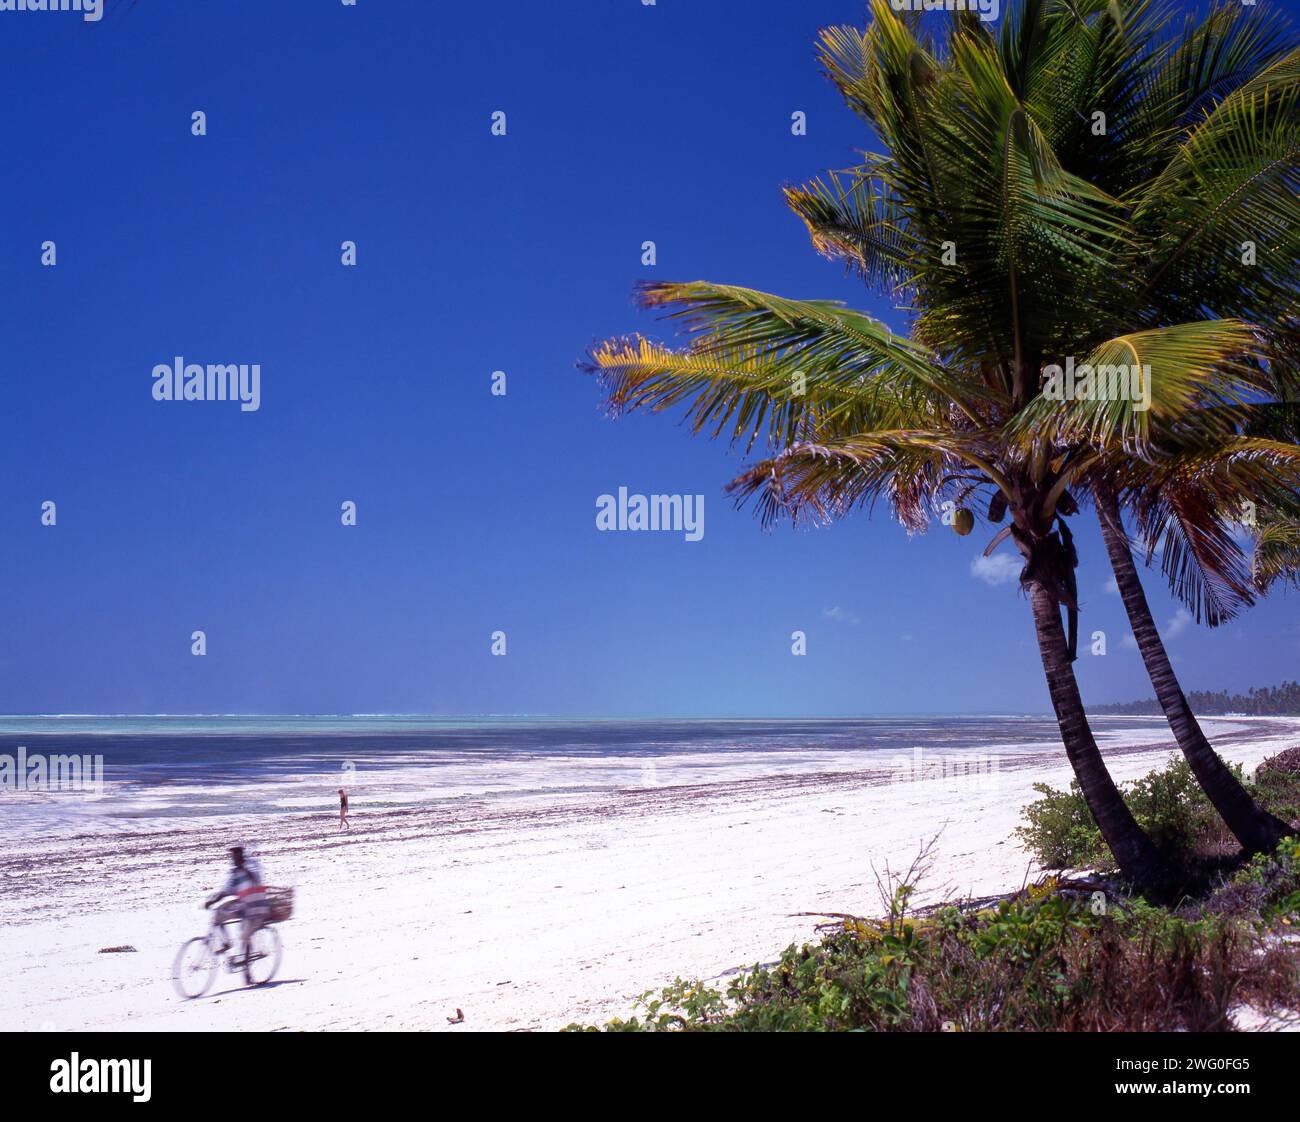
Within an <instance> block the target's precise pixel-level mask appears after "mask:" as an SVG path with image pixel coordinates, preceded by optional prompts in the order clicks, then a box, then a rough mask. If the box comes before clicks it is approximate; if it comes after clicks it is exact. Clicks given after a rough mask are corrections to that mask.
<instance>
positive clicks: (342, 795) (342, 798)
mask: <svg viewBox="0 0 1300 1122" xmlns="http://www.w3.org/2000/svg"><path fill="white" fill-rule="evenodd" d="M345 827H346V828H347V831H348V833H349V834H350V833H352V823H351V822H349V821H348V793H347V792H346V791H345V790H343V788H342V787H340V788H339V829H340V830H342V829H344V828H345Z"/></svg>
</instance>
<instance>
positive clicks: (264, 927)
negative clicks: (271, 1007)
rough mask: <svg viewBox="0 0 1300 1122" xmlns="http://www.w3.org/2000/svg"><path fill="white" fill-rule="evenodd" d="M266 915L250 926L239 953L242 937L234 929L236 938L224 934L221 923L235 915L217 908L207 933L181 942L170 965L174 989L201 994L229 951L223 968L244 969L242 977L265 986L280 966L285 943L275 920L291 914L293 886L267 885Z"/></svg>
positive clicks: (224, 924) (192, 995)
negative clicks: (245, 948) (226, 914)
mask: <svg viewBox="0 0 1300 1122" xmlns="http://www.w3.org/2000/svg"><path fill="white" fill-rule="evenodd" d="M266 896H267V912H266V918H265V919H264V920H262V922H261V923H260V924H259V925H258V926H257V927H256V928H254V929H253V932H252V934H251V935H250V936H249V939H248V954H247V956H245V955H244V954H241V953H238V950H237V948H239V946H240V944H241V943H242V940H240V939H239V938H238V937H237V936H238V934H239V933H238V931H237V930H236V931H235V932H233V933H232V934H234V935H235V936H236V938H233V939H231V938H227V937H226V934H225V933H224V932H223V931H222V928H223V927H228V926H230V925H231V924H235V925H238V924H239V923H240V922H241V921H240V919H239V918H238V917H232V918H230V919H225V920H220V919H218V918H217V917H218V915H219V914H220V913H219V911H218V910H214V911H213V913H212V921H211V923H210V924H209V925H208V930H207V933H206V934H203V935H197V936H195V937H194V938H193V939H189V940H187V941H186V942H184V943H182V944H181V949H180V950H179V951H178V952H177V953H176V961H175V963H174V964H173V966H172V982H173V984H174V985H175V986H176V992H177V993H179V994H180V995H181V997H184V998H196V997H202V996H203V995H204V994H205V993H207V992H208V989H209V988H210V987H211V986H212V982H213V979H214V978H216V976H217V972H218V970H219V969H220V965H221V956H222V955H224V954H226V953H227V952H231V953H230V956H229V958H227V959H226V969H227V970H229V971H230V973H232V974H234V973H236V972H238V971H240V970H242V971H243V972H244V981H245V982H246V983H247V984H248V985H250V986H264V985H266V983H267V982H269V981H271V979H272V978H274V977H275V974H276V971H277V970H279V969H280V958H281V956H282V955H283V952H284V947H283V944H282V943H281V940H280V933H279V932H278V931H277V930H276V929H275V924H277V923H283V922H284V921H285V920H286V919H288V918H289V917H290V916H292V915H293V889H292V888H267V890H266Z"/></svg>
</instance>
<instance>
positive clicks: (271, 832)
mask: <svg viewBox="0 0 1300 1122" xmlns="http://www.w3.org/2000/svg"><path fill="white" fill-rule="evenodd" d="M1206 728H1207V731H1209V732H1210V733H1211V735H1212V736H1213V737H1214V739H1215V741H1216V744H1217V746H1218V747H1219V748H1220V750H1221V751H1222V753H1223V754H1224V756H1225V757H1227V758H1228V759H1229V760H1232V761H1234V762H1239V763H1242V764H1244V765H1246V766H1247V767H1248V768H1250V767H1253V766H1254V765H1256V764H1257V763H1258V762H1259V761H1260V760H1262V759H1264V758H1265V757H1267V756H1269V755H1271V754H1273V753H1274V752H1277V751H1279V750H1281V749H1283V748H1287V747H1291V746H1292V745H1295V744H1297V743H1300V720H1295V719H1283V718H1264V719H1258V720H1255V719H1250V718H1242V719H1236V718H1234V719H1218V720H1214V721H1207V722H1206ZM1166 733H1167V730H1164V725H1163V722H1156V721H1153V722H1152V736H1153V737H1154V738H1161V740H1160V742H1159V743H1154V744H1153V743H1146V744H1141V745H1139V746H1137V747H1134V746H1132V745H1131V744H1130V745H1125V744H1120V743H1115V744H1110V745H1108V746H1106V748H1105V751H1106V757H1107V761H1108V763H1109V765H1110V767H1111V769H1112V772H1113V774H1114V775H1115V776H1116V778H1117V779H1119V780H1127V779H1131V778H1135V777H1137V776H1139V775H1141V774H1143V773H1145V772H1146V771H1148V770H1150V769H1151V768H1152V767H1154V766H1157V765H1158V764H1159V763H1161V762H1162V761H1163V760H1164V759H1165V758H1166V757H1167V756H1168V755H1169V754H1170V752H1171V749H1172V742H1170V741H1168V740H1167V739H1164V738H1165V737H1166ZM530 766H533V767H538V766H543V765H538V764H532V765H530ZM657 779H658V781H659V785H655V786H641V787H634V786H633V787H625V788H614V789H610V788H602V789H599V790H593V791H587V792H582V793H574V792H571V791H570V792H561V793H557V794H549V795H548V794H538V793H536V792H535V791H534V792H533V793H531V794H528V795H521V796H520V797H517V798H506V799H502V798H493V799H487V798H481V797H470V796H467V797H465V798H463V799H458V800H455V801H452V802H450V803H447V804H440V805H439V806H437V807H434V808H429V807H418V808H407V809H389V810H384V811H380V812H375V811H370V810H368V809H367V807H366V804H365V799H364V796H363V795H362V796H359V797H357V798H356V799H355V801H354V816H353V827H354V828H353V832H352V833H351V834H350V835H346V834H343V835H341V834H338V833H336V826H337V822H336V820H335V818H334V817H333V816H332V814H331V812H330V809H329V807H328V805H327V803H326V801H325V797H322V798H321V800H320V802H319V805H318V806H317V807H316V808H314V809H309V810H297V809H294V810H292V811H286V812H285V813H283V814H281V815H276V816H271V817H267V816H259V817H258V818H257V819H256V820H252V819H249V820H247V821H239V820H232V819H230V818H225V817H221V818H182V819H171V820H170V821H169V823H168V824H167V825H166V826H165V827H159V826H157V824H155V826H154V828H152V829H149V830H144V829H140V830H133V829H129V828H125V829H123V828H119V829H117V830H116V831H113V832H110V831H107V830H101V829H94V830H89V831H85V832H81V833H80V834H77V835H76V836H72V835H71V834H70V833H61V834H60V835H59V836H53V837H46V838H31V837H28V838H21V837H20V838H17V839H13V840H11V841H8V842H7V844H6V845H5V849H4V854H3V857H2V858H0V924H2V925H3V929H4V941H3V976H4V979H5V984H4V986H3V987H0V1030H6V1031H8V1030H41V1029H44V1030H53V1031H60V1030H74V1029H75V1030H82V1029H90V1030H133V1029H163V1030H192V1029H204V1030H298V1029H371V1030H376V1029H377V1030H383V1029H422V1030H443V1031H454V1032H466V1031H474V1030H484V1029H492V1030H523V1029H554V1028H558V1027H562V1026H563V1025H565V1024H567V1023H569V1022H571V1021H580V1022H584V1023H598V1022H601V1021H603V1020H606V1019H609V1018H611V1017H613V1016H618V1015H626V1014H627V1013H628V1012H629V1011H630V1007H631V1000H632V998H633V996H634V995H636V994H638V993H640V992H642V991H644V990H646V989H649V988H651V987H655V986H659V985H661V984H663V983H664V982H666V981H670V980H671V979H673V978H674V977H676V976H679V975H680V976H682V977H701V978H716V977H719V976H720V975H723V974H724V973H725V972H727V971H729V970H730V969H731V968H734V967H736V966H739V965H741V964H752V963H754V962H757V961H769V960H771V959H772V958H773V957H775V956H776V955H777V954H778V953H779V952H780V951H781V949H782V948H783V947H785V946H786V945H787V944H789V943H790V942H795V941H803V940H806V939H809V938H810V937H812V936H813V928H814V925H815V923H816V922H817V921H816V920H815V919H812V918H808V917H799V916H796V915H795V914H794V913H798V912H818V911H826V912H846V911H847V912H859V913H878V912H879V903H878V900H877V897H876V890H875V885H874V878H873V874H872V865H873V864H874V865H875V866H876V868H877V869H882V868H883V866H884V865H885V863H886V862H888V863H889V864H891V865H893V866H895V867H900V866H906V865H907V864H908V863H909V862H910V860H911V859H912V857H913V856H914V855H915V853H916V850H917V848H918V845H919V843H920V842H921V841H922V839H925V838H928V837H930V836H932V835H934V834H936V833H938V832H940V831H942V835H941V837H940V840H939V843H938V847H937V849H938V853H939V856H940V862H939V868H940V870H941V872H936V875H935V879H934V880H933V881H932V882H931V883H929V884H927V885H925V886H924V887H925V889H926V895H927V896H928V897H929V898H930V899H935V898H938V897H940V896H951V895H956V894H965V893H973V894H985V893H993V892H998V891H1007V890H1011V889H1014V888H1016V887H1018V886H1019V885H1020V884H1021V882H1022V881H1023V880H1024V879H1025V877H1026V876H1027V875H1028V876H1031V877H1032V876H1033V875H1035V873H1036V870H1034V869H1033V868H1031V867H1030V866H1029V862H1028V859H1027V857H1026V855H1025V853H1024V852H1023V850H1022V849H1021V848H1020V847H1019V846H1018V845H1017V843H1016V842H1015V840H1014V839H1013V837H1012V831H1013V829H1014V828H1015V827H1016V825H1018V824H1019V820H1020V819H1019V816H1020V810H1021V808H1022V806H1023V805H1024V804H1025V803H1027V802H1028V801H1030V800H1031V799H1032V798H1033V797H1034V794H1033V791H1032V785H1033V784H1034V783H1036V782H1049V783H1053V784H1055V785H1058V786H1060V785H1064V784H1065V783H1067V782H1068V779H1069V769H1068V766H1067V764H1066V762H1065V759H1064V754H1063V752H1062V751H1061V750H1060V749H1056V750H1054V751H1050V752H1048V751H1044V752H1037V753H1033V754H1022V755H1018V756H1015V757H1014V758H1010V759H1008V760H1007V761H1004V762H1003V763H1002V764H1001V765H1000V766H999V768H998V770H997V772H996V774H995V775H993V776H987V775H986V776H981V777H978V778H969V777H960V776H949V777H946V778H945V777H942V776H939V777H936V776H933V775H931V776H929V777H925V778H906V777H904V778H900V776H899V774H898V773H897V772H896V771H893V770H891V768H890V767H889V766H888V765H882V766H880V767H877V768H874V769H872V768H863V769H858V770H854V771H822V770H810V771H807V772H796V773H780V774H772V775H768V776H765V777H760V778H754V777H753V776H746V777H744V778H736V777H734V776H731V775H728V774H726V773H725V772H724V773H721V774H720V775H719V776H718V777H717V778H716V779H713V780H711V781H709V782H693V783H690V784H674V783H672V776H671V774H669V775H659V776H657ZM232 840H235V841H238V840H248V841H250V842H251V843H253V844H254V845H255V847H256V850H257V853H258V856H259V858H260V860H261V861H262V863H263V866H264V869H265V873H266V876H267V879H268V881H269V882H271V883H273V884H292V885H294V886H296V889H297V896H298V906H297V915H296V917H295V918H294V919H293V920H292V921H291V922H289V923H287V924H285V925H284V926H283V927H282V929H281V932H282V935H283V937H284V942H285V956H284V961H283V965H282V967H281V970H280V974H279V977H278V978H277V980H276V981H275V982H274V983H273V984H271V985H269V986H266V987H263V988H260V989H247V988H244V987H243V985H242V981H241V980H239V979H237V978H236V977H235V976H234V975H230V974H222V975H221V976H220V977H219V979H218V981H217V983H216V985H214V987H213V990H212V991H211V992H210V993H209V995H208V996H206V997H205V998H202V999H199V1000H195V1001H185V1000H183V999H181V998H180V997H178V996H177V995H176V993H175V992H174V990H173V988H172V983H171V967H172V960H173V956H174V954H175V952H176V949H177V947H178V946H179V945H180V943H181V942H182V941H183V940H184V939H186V938H188V937H190V936H192V935H197V934H200V933H201V932H202V931H203V930H204V927H205V924H206V919H207V915H206V913H205V912H204V911H203V910H202V909H201V906H200V902H201V901H202V899H203V898H204V897H205V896H206V895H207V894H208V893H210V892H212V891H213V889H214V888H215V887H217V886H218V885H219V884H220V883H221V880H222V879H223V875H224V853H223V850H224V847H225V846H226V845H227V844H228V843H229V842H230V841H232ZM122 945H129V946H132V947H134V948H135V951H134V952H128V953H112V954H101V953H98V952H99V951H100V949H101V948H104V947H116V946H122ZM457 1009H461V1010H463V1012H464V1021H463V1023H459V1024H455V1025H451V1024H449V1023H448V1018H449V1017H453V1016H455V1013H456V1010H457Z"/></svg>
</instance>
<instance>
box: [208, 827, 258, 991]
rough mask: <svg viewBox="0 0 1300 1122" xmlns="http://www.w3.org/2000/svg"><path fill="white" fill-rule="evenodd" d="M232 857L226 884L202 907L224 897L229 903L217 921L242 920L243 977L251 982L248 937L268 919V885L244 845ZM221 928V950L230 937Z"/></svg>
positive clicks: (235, 849)
mask: <svg viewBox="0 0 1300 1122" xmlns="http://www.w3.org/2000/svg"><path fill="white" fill-rule="evenodd" d="M230 860H231V862H232V865H233V867H232V868H231V870H230V876H229V877H228V878H227V880H226V884H225V887H224V888H222V889H221V890H220V891H218V892H214V893H213V894H212V895H211V896H209V897H208V898H207V899H206V900H205V901H204V902H203V906H204V907H205V908H210V907H212V905H213V904H215V903H216V902H217V901H218V900H223V899H224V900H226V902H225V903H224V904H222V905H221V907H219V908H218V909H217V914H216V916H215V917H214V922H216V923H218V924H226V923H230V922H232V921H234V920H239V921H240V932H239V934H240V940H241V941H242V942H243V944H244V959H243V961H244V976H245V979H246V980H248V981H250V982H251V981H252V979H251V978H250V977H249V976H248V957H249V953H250V946H249V940H251V939H252V937H253V932H254V931H256V930H257V929H258V928H259V927H261V926H262V924H263V923H264V922H265V921H266V914H267V901H266V885H265V884H264V883H263V881H262V870H261V868H260V867H259V866H258V864H257V862H256V861H254V860H253V858H251V857H246V856H245V855H244V848H243V846H239V845H236V846H233V847H231V850H230ZM227 897H230V899H226V898H227ZM221 931H222V936H221V937H222V938H223V939H225V940H226V945H225V946H224V947H223V948H222V950H223V951H225V950H229V949H230V940H229V939H227V938H226V935H225V929H224V927H223V928H222V929H221Z"/></svg>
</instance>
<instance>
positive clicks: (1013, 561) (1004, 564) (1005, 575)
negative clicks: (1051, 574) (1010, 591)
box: [970, 553, 1025, 586]
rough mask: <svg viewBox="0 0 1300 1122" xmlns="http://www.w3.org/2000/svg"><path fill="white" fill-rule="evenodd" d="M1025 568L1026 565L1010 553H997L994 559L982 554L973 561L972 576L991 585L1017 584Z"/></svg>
mask: <svg viewBox="0 0 1300 1122" xmlns="http://www.w3.org/2000/svg"><path fill="white" fill-rule="evenodd" d="M1024 567H1025V563H1024V562H1023V561H1021V560H1020V559H1019V558H1018V557H1013V556H1012V555H1011V554H1010V553H995V554H994V555H993V556H992V557H985V556H984V555H983V554H980V555H979V556H978V557H975V558H973V559H972V560H971V563H970V575H971V576H973V577H975V578H976V579H977V580H982V581H983V582H984V583H985V584H989V585H994V586H996V585H999V584H1015V583H1016V582H1017V581H1019V580H1020V570H1021V569H1023V568H1024Z"/></svg>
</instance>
